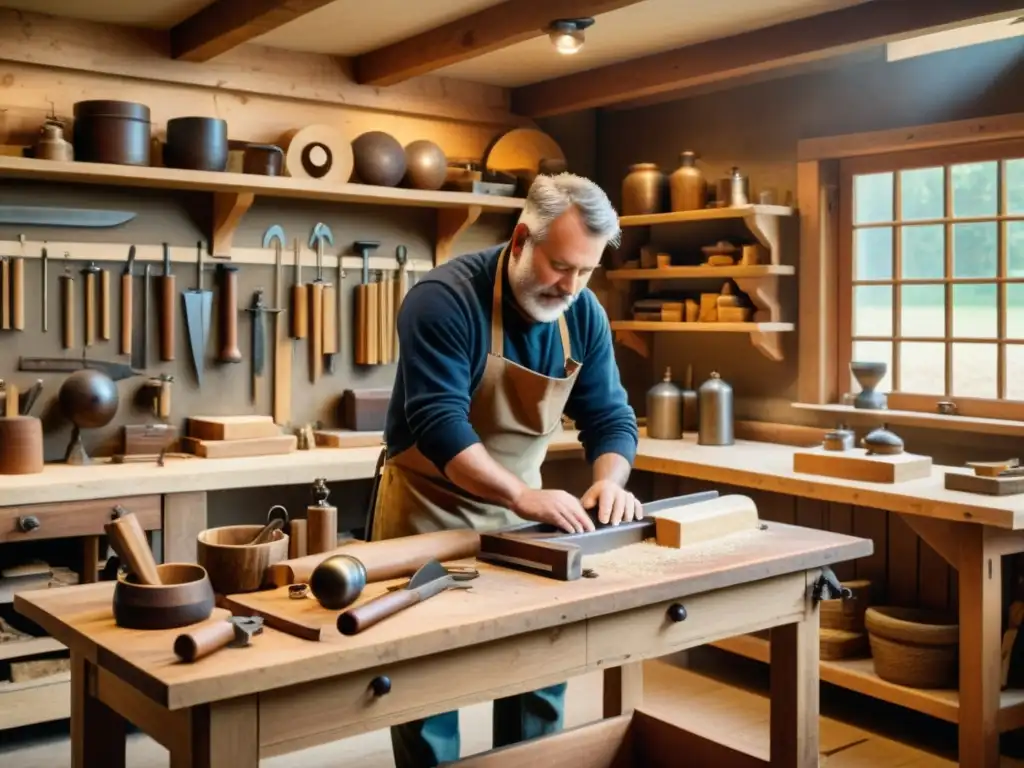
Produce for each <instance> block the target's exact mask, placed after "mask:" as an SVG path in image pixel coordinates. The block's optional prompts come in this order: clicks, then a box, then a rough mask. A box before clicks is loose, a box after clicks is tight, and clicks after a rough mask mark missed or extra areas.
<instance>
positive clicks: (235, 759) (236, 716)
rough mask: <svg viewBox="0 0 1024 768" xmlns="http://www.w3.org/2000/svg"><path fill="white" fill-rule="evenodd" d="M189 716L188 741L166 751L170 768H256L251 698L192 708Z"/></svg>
mask: <svg viewBox="0 0 1024 768" xmlns="http://www.w3.org/2000/svg"><path fill="white" fill-rule="evenodd" d="M191 715H192V738H191V739H190V740H189V743H183V744H181V745H178V746H176V747H174V748H172V749H171V750H170V753H171V768H227V766H231V768H258V766H259V762H260V733H259V709H258V705H257V698H256V696H255V694H254V695H252V696H241V697H239V698H237V699H226V700H224V701H215V702H214V703H212V704H204V705H203V706H199V707H193V708H192V710H191Z"/></svg>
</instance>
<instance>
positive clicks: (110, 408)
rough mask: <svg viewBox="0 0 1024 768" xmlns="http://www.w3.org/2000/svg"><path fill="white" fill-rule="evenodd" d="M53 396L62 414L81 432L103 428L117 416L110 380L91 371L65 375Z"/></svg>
mask: <svg viewBox="0 0 1024 768" xmlns="http://www.w3.org/2000/svg"><path fill="white" fill-rule="evenodd" d="M57 397H58V399H59V401H60V407H61V410H63V411H64V415H65V416H67V417H68V419H70V420H71V422H72V423H73V424H74V425H75V426H78V427H81V428H82V429H97V428H99V427H105V426H106V425H107V424H109V423H110V421H111V419H113V418H114V416H115V415H116V414H117V406H118V403H119V401H120V396H119V394H118V391H117V384H116V383H114V380H113V379H111V378H110V377H109V376H107V374H105V373H103V372H102V371H97V370H94V369H92V368H86V369H84V370H81V371H75V372H74V373H72V374H71V375H70V376H68V377H67V378H66V379H65V380H64V383H63V384H61V386H60V392H59V393H58V395H57Z"/></svg>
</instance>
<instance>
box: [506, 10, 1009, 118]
mask: <svg viewBox="0 0 1024 768" xmlns="http://www.w3.org/2000/svg"><path fill="white" fill-rule="evenodd" d="M1019 12H1020V6H1019V4H1017V3H1015V0H974V1H973V2H971V3H966V4H965V3H963V2H960V1H959V0H931V1H930V2H928V3H925V4H921V3H919V2H917V1H916V0H886V1H885V2H883V3H877V2H872V3H862V4H859V5H854V6H852V7H847V8H841V9H839V10H836V11H831V12H829V13H822V14H818V15H816V16H811V17H808V18H803V19H797V20H795V21H789V22H784V23H782V24H776V25H774V26H771V27H765V28H763V29H757V30H754V31H751V32H744V33H741V34H738V35H732V36H730V37H724V38H718V39H716V40H711V41H708V42H703V43H698V44H696V45H689V46H686V47H683V48H677V49H675V50H673V51H666V52H663V53H656V54H652V55H649V56H643V57H641V58H637V59H632V60H630V61H626V62H622V63H618V64H610V65H606V66H603V67H597V68H595V69H591V70H588V71H586V72H581V73H577V74H573V75H567V76H564V77H558V78H554V79H551V80H545V81H544V82H541V83H536V84H534V85H528V86H524V87H522V88H517V89H515V90H514V91H513V92H512V106H513V110H514V111H515V112H517V113H519V114H521V115H528V116H530V117H533V118H538V117H549V116H552V115H560V114H565V113H567V112H575V111H577V110H580V109H587V108H591V107H603V106H607V105H609V104H616V103H619V102H622V101H628V100H630V99H637V98H641V97H644V96H651V95H654V94H658V93H665V92H668V91H674V90H679V89H681V88H687V87H690V86H695V85H702V84H706V83H713V82H719V81H722V80H727V79H730V78H734V77H739V76H742V75H749V74H753V73H757V72H766V71H770V70H773V69H780V68H783V67H789V66H792V65H795V64H803V63H808V62H813V61H820V60H822V59H826V58H830V57H832V56H836V55H838V54H845V53H853V52H855V51H858V50H864V49H866V48H869V47H872V46H877V45H881V44H883V43H887V42H893V41H895V40H900V39H904V38H906V37H911V36H914V35H917V34H924V33H927V32H933V31H940V30H942V29H946V28H949V27H952V26H956V25H959V24H963V23H965V22H968V21H971V20H977V21H979V22H980V21H985V20H995V19H1003V18H1012V17H1013V16H1015V15H1017V14H1019ZM723 51H729V55H728V56H726V55H723Z"/></svg>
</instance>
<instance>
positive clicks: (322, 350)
mask: <svg viewBox="0 0 1024 768" xmlns="http://www.w3.org/2000/svg"><path fill="white" fill-rule="evenodd" d="M324 241H326V242H327V243H328V244H329V245H332V246H333V245H334V233H332V232H331V228H330V227H328V226H327V225H326V224H323V223H317V225H316V226H315V227H313V231H312V232H310V234H309V247H310V248H316V279H315V280H314V281H313V282H312V283H311V284H310V294H309V313H310V320H311V321H312V322H311V325H310V333H311V334H312V336H311V338H310V361H309V363H310V367H309V376H310V380H311V381H312V382H313V383H314V384H315V383H316V382H317V380H318V379H319V378H320V375H321V374H322V373H323V370H324V364H325V363H326V366H327V370H328V372H329V373H333V372H334V355H336V354H337V352H338V338H337V333H336V331H337V326H336V325H335V324H334V323H335V322H336V320H335V318H334V317H333V315H335V314H336V313H337V291H336V287H335V286H333V285H331V284H330V283H328V282H325V281H324ZM325 358H326V359H325Z"/></svg>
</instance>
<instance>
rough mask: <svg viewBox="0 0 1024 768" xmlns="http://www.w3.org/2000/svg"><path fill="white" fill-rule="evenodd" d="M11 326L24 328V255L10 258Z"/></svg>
mask: <svg viewBox="0 0 1024 768" xmlns="http://www.w3.org/2000/svg"><path fill="white" fill-rule="evenodd" d="M11 327H12V328H13V329H14V330H16V331H24V330H25V257H24V256H20V257H18V258H15V259H11Z"/></svg>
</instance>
